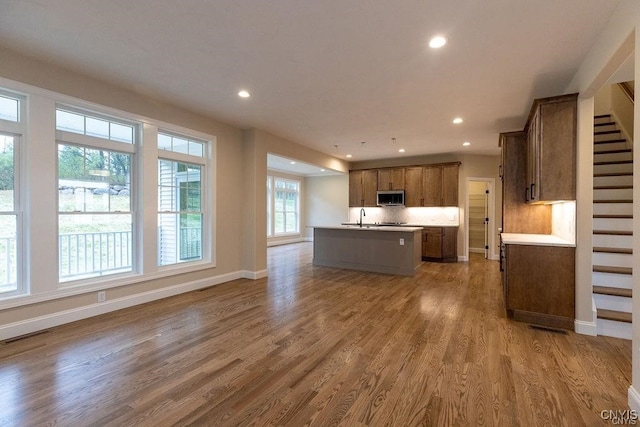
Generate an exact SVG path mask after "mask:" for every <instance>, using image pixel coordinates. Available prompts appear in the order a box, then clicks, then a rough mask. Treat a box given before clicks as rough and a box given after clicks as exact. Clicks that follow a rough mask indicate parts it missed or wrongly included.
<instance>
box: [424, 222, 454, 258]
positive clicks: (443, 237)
mask: <svg viewBox="0 0 640 427" xmlns="http://www.w3.org/2000/svg"><path fill="white" fill-rule="evenodd" d="M422 259H423V260H425V261H440V262H456V261H457V260H458V228H457V227H424V228H423V229H422Z"/></svg>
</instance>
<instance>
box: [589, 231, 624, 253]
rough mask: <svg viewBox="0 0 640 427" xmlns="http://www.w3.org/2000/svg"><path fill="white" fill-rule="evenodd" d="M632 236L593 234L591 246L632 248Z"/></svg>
mask: <svg viewBox="0 0 640 427" xmlns="http://www.w3.org/2000/svg"><path fill="white" fill-rule="evenodd" d="M632 245H633V236H611V235H609V234H594V235H593V246H595V247H603V248H620V249H632V248H633V246H632Z"/></svg>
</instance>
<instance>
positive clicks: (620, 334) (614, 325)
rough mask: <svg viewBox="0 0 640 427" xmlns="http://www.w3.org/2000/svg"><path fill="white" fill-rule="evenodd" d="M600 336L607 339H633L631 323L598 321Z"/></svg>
mask: <svg viewBox="0 0 640 427" xmlns="http://www.w3.org/2000/svg"><path fill="white" fill-rule="evenodd" d="M596 326H597V328H598V335H602V336H605V337H614V338H623V339H626V340H630V339H631V332H632V330H631V323H625V322H616V321H613V320H605V319H598V321H597V322H596Z"/></svg>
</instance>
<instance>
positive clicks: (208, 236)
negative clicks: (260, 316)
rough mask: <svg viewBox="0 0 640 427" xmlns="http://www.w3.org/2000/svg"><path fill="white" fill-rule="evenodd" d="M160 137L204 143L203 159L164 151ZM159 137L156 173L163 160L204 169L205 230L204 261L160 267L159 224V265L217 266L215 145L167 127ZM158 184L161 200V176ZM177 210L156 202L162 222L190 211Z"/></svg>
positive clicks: (157, 216)
mask: <svg viewBox="0 0 640 427" xmlns="http://www.w3.org/2000/svg"><path fill="white" fill-rule="evenodd" d="M160 134H164V135H168V136H171V137H174V138H180V139H185V140H188V141H190V142H195V143H199V144H202V156H197V155H192V154H186V153H182V152H178V151H172V150H163V149H159V148H158V136H159V135H160ZM156 135H157V136H156V138H155V141H154V145H155V147H156V150H157V159H156V171H157V170H158V166H157V165H158V163H159V161H160V160H167V161H172V162H178V163H186V164H193V165H198V166H200V213H201V215H202V231H201V238H202V241H201V248H200V251H201V258H200V259H193V260H183V261H177V262H175V263H171V264H165V265H160V242H159V240H160V232H159V229H160V224H159V223H158V224H157V227H156V230H157V231H156V245H157V248H156V260H157V261H156V266H157V268H158V269H159V270H172V269H176V268H184V267H187V268H188V266H196V267H197V266H198V265H211V264H212V263H213V264H215V257H214V254H213V247H215V246H214V245H215V236H213V235H212V230H213V228H212V226H213V223H214V220H213V218H214V216H213V206H212V205H213V203H212V199H213V196H212V192H213V183H212V175H213V172H212V171H211V165H212V160H211V152H212V147H211V146H212V144H213V142H212V141H211V140H207V139H204V138H201V137H198V136H196V135H194V134H192V133H188V132H179V131H175V130H171V129H167V128H164V127H163V128H158V129H157V132H156ZM157 182H158V185H157V186H156V197H157V198H159V197H160V195H159V194H158V190H159V187H160V185H159V184H160V177H159V176H157ZM177 209H178V208H176V210H175V211H169V212H167V211H160V210H159V204H158V203H156V218H157V219H159V217H160V215H161V214H163V213H166V214H177V215H179V214H181V213H186V214H189V212H180V211H179V210H177ZM176 244H179V238H177V240H176Z"/></svg>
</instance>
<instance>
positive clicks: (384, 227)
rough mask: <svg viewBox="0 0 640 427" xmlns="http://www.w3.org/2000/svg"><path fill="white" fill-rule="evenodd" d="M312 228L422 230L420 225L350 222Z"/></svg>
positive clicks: (409, 231)
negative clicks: (357, 223)
mask: <svg viewBox="0 0 640 427" xmlns="http://www.w3.org/2000/svg"><path fill="white" fill-rule="evenodd" d="M313 228H322V229H327V230H361V231H395V232H405V233H412V232H414V231H422V227H409V226H397V225H375V224H363V225H362V227H360V226H359V225H355V224H354V225H351V224H343V225H335V226H322V227H313Z"/></svg>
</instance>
